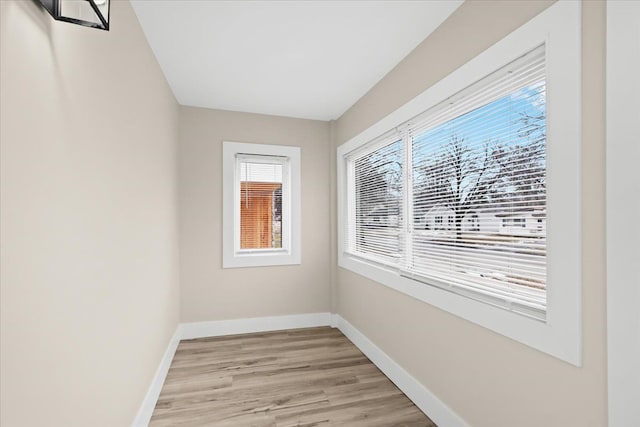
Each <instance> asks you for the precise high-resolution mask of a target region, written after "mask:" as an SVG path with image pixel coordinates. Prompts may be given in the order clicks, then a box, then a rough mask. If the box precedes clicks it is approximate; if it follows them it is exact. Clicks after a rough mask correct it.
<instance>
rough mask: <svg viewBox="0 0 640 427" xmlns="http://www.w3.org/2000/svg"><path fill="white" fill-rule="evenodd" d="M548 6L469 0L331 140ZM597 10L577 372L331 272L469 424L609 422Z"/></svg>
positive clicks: (601, 17)
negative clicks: (581, 348)
mask: <svg viewBox="0 0 640 427" xmlns="http://www.w3.org/2000/svg"><path fill="white" fill-rule="evenodd" d="M549 4H550V2H548V1H545V2H525V1H518V2H516V1H513V2H504V1H497V2H489V1H482V2H480V1H468V2H466V3H465V4H463V5H462V6H461V7H460V8H459V9H458V10H457V11H456V12H455V13H454V14H453V15H452V16H451V17H450V18H449V19H448V20H447V21H445V22H444V23H443V24H442V25H441V27H440V28H439V29H438V30H436V31H435V32H434V33H433V34H432V35H431V36H429V37H428V38H427V39H426V40H425V41H424V42H423V43H421V44H420V45H419V46H418V47H417V48H416V49H415V50H414V51H413V52H412V53H411V54H410V55H409V56H408V57H407V58H405V59H404V60H403V61H402V62H401V63H400V64H399V65H398V66H397V67H396V68H395V69H394V70H393V71H392V72H390V73H389V74H388V75H387V76H386V77H385V78H384V79H383V80H381V81H380V82H379V83H378V84H377V85H376V86H375V87H374V88H373V89H372V90H371V91H370V92H369V93H367V94H366V95H365V96H364V97H363V98H362V99H361V100H360V101H358V102H357V103H356V104H355V105H354V106H353V107H352V108H351V109H350V110H349V111H347V112H346V113H345V114H344V115H343V116H342V117H341V118H340V119H339V120H338V121H337V122H336V123H335V125H334V137H333V141H334V145H336V146H337V145H340V144H342V143H343V142H345V141H346V140H348V139H350V138H351V137H353V136H354V135H356V134H358V133H359V132H360V131H362V130H364V129H365V128H367V127H368V126H370V125H371V124H373V123H375V122H376V121H378V120H379V119H381V118H382V117H384V116H385V115H387V114H388V113H390V112H391V111H393V110H395V109H396V108H398V107H399V106H400V105H402V104H404V103H405V102H407V101H408V100H410V99H411V98H413V97H414V96H416V95H417V94H418V93H420V92H422V91H424V90H425V89H426V88H428V87H429V86H431V85H432V84H433V83H435V82H436V81H438V80H439V79H440V78H442V77H444V76H445V75H447V74H448V73H450V72H451V71H453V70H454V69H456V68H457V67H458V66H460V65H461V64H463V63H464V62H466V61H468V60H469V59H471V58H473V57H474V56H475V55H477V54H478V53H480V52H481V51H483V50H484V49H486V48H487V47H489V46H490V45H491V44H493V43H494V42H496V41H498V40H499V39H501V38H502V37H503V36H505V35H506V34H508V33H509V32H511V31H512V30H514V29H515V28H517V27H518V26H520V25H521V24H523V23H524V22H526V21H528V20H529V19H530V18H532V17H533V16H535V15H536V14H537V13H539V12H540V11H542V10H543V9H545V8H546V7H547V6H548V5H549ZM604 9H605V8H604V4H603V3H602V2H591V1H590V2H585V3H584V7H583V27H584V29H583V79H584V80H583V99H584V101H583V135H584V136H583V144H582V146H583V154H582V163H583V169H584V173H583V187H584V190H583V199H584V201H583V294H584V295H583V311H584V323H583V328H584V334H583V336H584V366H583V367H582V368H576V367H574V366H571V365H569V364H567V363H564V362H562V361H560V360H558V359H555V358H553V357H551V356H548V355H546V354H543V353H541V352H538V351H536V350H533V349H531V348H529V347H527V346H525V345H522V344H519V343H517V342H515V341H512V340H510V339H507V338H505V337H502V336H500V335H497V334H495V333H493V332H491V331H489V330H487V329H484V328H482V327H479V326H476V325H474V324H471V323H469V322H467V321H465V320H462V319H460V318H458V317H455V316H453V315H450V314H448V313H446V312H443V311H441V310H439V309H436V308H434V307H432V306H429V305H428V304H425V303H422V302H420V301H418V300H415V299H412V298H410V297H407V296H405V295H403V294H400V293H398V292H395V291H393V290H391V289H389V288H387V287H384V286H382V285H379V284H377V283H375V282H372V281H369V280H367V279H365V278H363V277H361V276H358V275H356V274H354V273H351V272H349V271H347V270H344V269H341V268H338V269H337V271H336V274H335V278H334V284H333V287H334V289H335V293H336V295H337V300H338V312H339V313H340V314H341V315H342V316H343V317H345V318H346V319H347V320H348V321H350V322H351V323H353V324H354V325H355V326H356V327H357V328H358V329H360V330H361V331H362V332H363V333H364V334H365V335H367V336H368V337H369V338H370V339H371V340H372V341H373V342H374V343H376V344H377V345H378V346H379V347H381V348H382V349H383V350H384V351H385V352H387V354H389V355H390V356H391V357H392V358H393V359H395V360H396V361H397V362H398V363H400V364H401V365H402V366H403V367H404V368H405V369H406V370H407V371H408V372H409V373H411V374H412V375H413V376H414V377H415V378H417V379H418V380H419V381H421V382H422V383H423V384H424V385H425V386H426V387H427V388H429V389H430V390H431V391H433V392H434V393H435V394H436V395H437V396H438V397H439V398H440V399H441V400H442V401H444V402H445V403H446V404H447V405H449V406H450V407H451V408H452V409H453V410H454V411H456V412H457V413H458V414H459V415H461V416H462V417H463V418H465V419H466V420H467V421H468V422H469V424H470V425H473V426H477V427H481V426H486V427H500V426H504V427H513V426H518V427H526V426H550V427H551V426H558V427H569V426H581V427H586V426H594V427H601V426H604V425H606V359H605V352H606V337H605V329H606V328H605V326H606V323H605V278H604V268H605V267H604V262H605V259H604V258H605V253H604V40H605V39H604V23H605V11H604ZM333 168H334V170H335V164H334V165H333ZM333 192H334V193H335V189H334V190H333ZM333 203H334V204H335V200H334V202H333ZM334 212H335V210H334ZM334 220H335V219H334ZM334 233H335V228H334ZM334 260H335V258H334ZM334 262H335V261H334Z"/></svg>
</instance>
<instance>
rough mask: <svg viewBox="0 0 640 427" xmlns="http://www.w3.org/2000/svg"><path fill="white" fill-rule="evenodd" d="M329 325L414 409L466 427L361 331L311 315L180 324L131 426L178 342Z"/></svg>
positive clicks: (144, 420) (142, 421) (153, 395)
mask: <svg viewBox="0 0 640 427" xmlns="http://www.w3.org/2000/svg"><path fill="white" fill-rule="evenodd" d="M318 326H331V327H333V328H338V329H340V331H341V332H342V333H343V334H344V335H345V336H346V337H347V338H348V339H349V340H351V342H353V343H354V344H355V345H356V347H358V348H359V349H360V350H361V351H362V352H363V353H364V354H365V355H366V356H367V357H368V358H369V359H370V360H371V361H372V362H373V363H374V364H375V365H376V366H377V367H378V368H379V369H380V370H381V371H382V372H384V374H385V375H386V376H387V377H389V379H391V381H393V382H394V384H395V385H397V386H398V388H399V389H400V390H402V392H403V393H404V394H406V395H407V397H409V399H411V400H412V401H413V403H415V404H416V406H417V407H418V408H420V410H421V411H422V412H424V413H425V414H427V415H428V416H429V418H431V419H432V420H433V421H434V422H435V423H436V424H437V425H438V426H440V427H469V425H468V424H467V423H466V422H465V421H464V420H463V419H462V418H461V417H460V416H459V415H458V414H456V413H455V412H453V411H452V410H451V408H449V407H448V406H447V405H445V404H444V403H443V402H442V401H441V400H440V399H438V398H437V397H436V396H435V395H434V394H433V393H431V392H430V391H429V390H428V389H427V388H426V387H425V386H424V385H422V384H421V383H420V382H419V381H418V380H416V379H415V378H413V377H412V376H411V375H410V374H409V373H408V372H407V371H405V370H404V369H403V368H402V367H401V366H400V365H398V364H397V363H396V362H395V361H394V360H393V359H391V358H390V357H389V356H388V355H387V354H386V353H385V352H384V351H382V350H381V349H380V348H379V347H378V346H376V345H375V344H374V343H373V342H372V341H371V340H369V338H367V337H366V336H365V335H364V334H363V333H362V332H360V331H359V330H357V329H356V328H355V327H354V326H353V325H352V324H351V323H349V322H348V321H347V320H345V319H344V318H342V317H341V316H340V315H338V314H331V313H311V314H294V315H289V316H273V317H255V318H249V319H233V320H214V321H211V322H192V323H181V324H180V325H178V328H177V329H176V332H175V334H174V335H173V337H172V338H171V341H170V342H169V346H168V347H167V350H166V351H165V353H164V356H163V357H162V360H161V361H160V366H158V369H157V370H156V373H155V375H154V377H153V380H152V382H151V385H150V386H149V390H148V391H147V394H146V396H145V398H144V400H143V402H142V405H141V406H140V409H139V410H138V414H137V416H136V418H135V421H134V422H133V426H132V427H146V426H147V425H148V424H149V420H151V415H152V414H153V410H154V408H155V406H156V402H157V400H158V397H159V396H160V391H161V390H162V385H163V384H164V380H165V378H166V377H167V373H168V372H169V366H170V365H171V361H172V360H173V356H174V354H175V352H176V349H177V348H178V344H179V343H180V340H184V339H194V338H205V337H216V336H224V335H235V334H249V333H254V332H267V331H279V330H284V329H299V328H313V327H318Z"/></svg>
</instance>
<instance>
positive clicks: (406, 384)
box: [334, 314, 469, 427]
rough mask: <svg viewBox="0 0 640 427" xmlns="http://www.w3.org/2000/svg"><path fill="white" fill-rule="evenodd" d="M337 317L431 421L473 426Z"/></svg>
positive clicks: (448, 425) (446, 426)
mask: <svg viewBox="0 0 640 427" xmlns="http://www.w3.org/2000/svg"><path fill="white" fill-rule="evenodd" d="M334 316H335V317H336V318H337V322H336V323H337V327H338V329H340V331H341V332H342V333H343V334H344V335H345V336H346V337H347V338H349V340H350V341H351V342H352V343H354V344H355V345H356V347H358V348H359V349H360V351H362V352H363V353H364V354H365V356H367V357H368V358H369V359H370V360H371V361H372V362H373V364H374V365H376V366H377V367H378V368H379V369H380V370H381V371H382V372H384V374H385V375H386V376H387V377H389V379H390V380H391V381H393V383H394V384H395V385H396V386H398V388H399V389H400V390H402V392H403V393H404V394H406V395H407V397H408V398H409V399H411V401H413V403H415V404H416V406H417V407H418V408H420V410H421V411H422V412H424V413H425V414H426V415H427V416H428V417H429V418H431V420H432V421H433V422H434V423H436V424H437V425H438V426H440V427H469V425H468V424H467V423H466V422H465V421H464V420H463V419H462V418H461V417H460V416H459V415H458V414H456V413H455V412H454V411H453V410H452V409H451V408H449V407H448V406H447V405H445V404H444V402H442V401H441V400H440V399H438V398H437V397H436V396H435V395H434V394H433V393H432V392H431V391H429V390H428V389H427V388H426V387H425V386H424V385H422V383H420V382H419V381H418V380H416V379H415V378H413V377H412V376H411V374H409V373H408V372H407V371H405V370H404V369H403V368H402V366H400V365H398V364H397V363H396V362H395V361H394V360H393V359H392V358H391V357H389V356H388V355H387V354H386V353H385V352H384V351H382V350H381V349H380V347H378V346H376V345H375V344H374V343H373V342H372V341H371V340H370V339H369V338H367V337H366V336H365V335H364V334H363V333H362V332H360V331H359V330H357V329H356V328H355V326H353V325H352V324H351V323H349V322H348V321H347V320H345V319H343V318H342V317H341V316H340V315H337V314H336V315H334Z"/></svg>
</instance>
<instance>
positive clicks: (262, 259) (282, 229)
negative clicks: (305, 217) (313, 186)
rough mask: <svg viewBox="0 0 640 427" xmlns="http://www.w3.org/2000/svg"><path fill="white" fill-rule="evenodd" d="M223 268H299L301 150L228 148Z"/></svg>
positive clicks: (232, 145) (228, 144)
mask: <svg viewBox="0 0 640 427" xmlns="http://www.w3.org/2000/svg"><path fill="white" fill-rule="evenodd" d="M223 159H224V166H223V169H224V170H223V175H224V177H223V178H224V196H223V204H224V206H223V211H224V218H223V220H224V221H223V222H224V230H223V266H224V267H255V266H267V265H284V264H299V263H300V149H299V148H297V147H283V146H276V145H265V144H246V143H236V142H225V143H224V153H223Z"/></svg>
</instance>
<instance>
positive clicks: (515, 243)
mask: <svg viewBox="0 0 640 427" xmlns="http://www.w3.org/2000/svg"><path fill="white" fill-rule="evenodd" d="M545 89H546V86H545V67H544V46H541V47H539V48H538V49H536V50H534V51H532V52H530V53H529V54H527V55H525V56H523V57H521V58H519V59H518V60H516V61H514V62H513V63H512V64H509V65H508V66H506V67H504V68H502V69H500V70H498V71H496V72H495V73H494V74H492V75H490V76H488V77H486V78H485V79H483V80H482V81H480V82H478V83H476V84H474V85H473V86H471V87H469V88H467V89H465V90H464V91H463V92H462V93H460V94H457V95H455V96H453V97H451V98H450V99H448V100H446V101H444V102H442V103H441V104H439V105H436V106H435V107H434V108H432V109H430V110H429V111H426V112H425V113H424V114H422V115H421V116H418V117H417V118H415V119H414V120H411V121H410V122H408V123H405V124H404V125H403V126H400V127H399V128H398V129H397V130H393V131H391V132H390V133H388V134H386V135H384V136H383V137H381V138H380V139H378V140H377V141H374V142H373V143H372V144H371V145H369V148H366V147H365V148H364V149H363V150H358V151H356V152H355V153H353V154H351V155H350V156H349V157H348V159H347V165H348V166H347V167H348V176H350V178H349V179H350V184H349V187H350V190H349V195H348V198H349V208H348V212H349V220H348V224H347V228H348V229H347V241H346V242H345V248H346V251H347V252H348V253H350V254H352V255H356V256H359V257H362V258H366V259H369V260H371V261H375V262H376V263H381V264H384V265H389V266H393V267H394V268H397V269H399V270H400V272H401V274H403V275H405V276H408V277H411V278H414V279H417V280H422V281H425V282H427V283H430V284H433V285H436V286H440V287H446V288H447V289H450V290H454V291H455V292H458V293H462V294H464V295H467V296H470V297H475V298H480V299H482V300H486V301H488V302H490V303H492V304H497V305H502V306H507V308H509V309H514V310H516V311H521V312H523V313H524V314H527V315H530V316H533V317H536V318H541V319H544V318H545V316H546V219H547V212H546V107H545V93H546V92H545Z"/></svg>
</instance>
